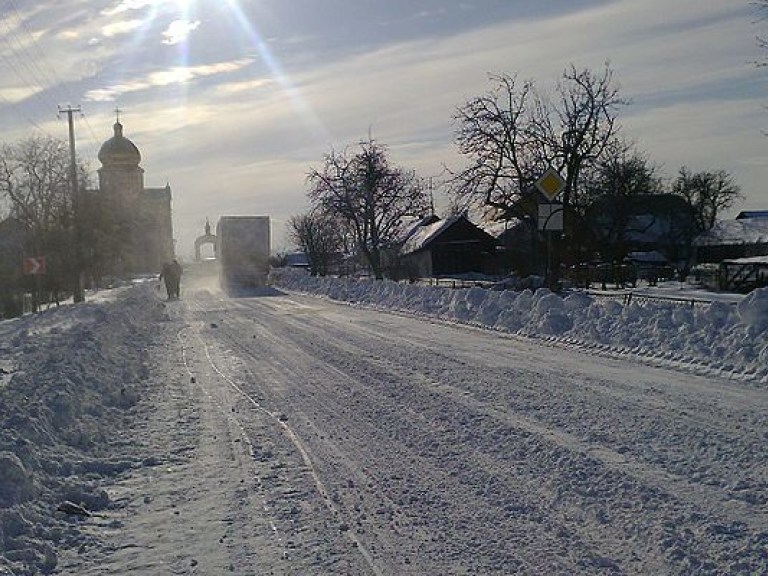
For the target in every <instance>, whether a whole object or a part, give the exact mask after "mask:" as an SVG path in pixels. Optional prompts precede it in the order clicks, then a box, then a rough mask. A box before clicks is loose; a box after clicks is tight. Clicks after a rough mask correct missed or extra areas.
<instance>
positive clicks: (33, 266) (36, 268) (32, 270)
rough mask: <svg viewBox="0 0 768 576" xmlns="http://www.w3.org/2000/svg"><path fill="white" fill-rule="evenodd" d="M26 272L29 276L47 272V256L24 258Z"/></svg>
mask: <svg viewBox="0 0 768 576" xmlns="http://www.w3.org/2000/svg"><path fill="white" fill-rule="evenodd" d="M24 274H26V275H27V276H34V275H37V274H45V256H30V257H29V258H24Z"/></svg>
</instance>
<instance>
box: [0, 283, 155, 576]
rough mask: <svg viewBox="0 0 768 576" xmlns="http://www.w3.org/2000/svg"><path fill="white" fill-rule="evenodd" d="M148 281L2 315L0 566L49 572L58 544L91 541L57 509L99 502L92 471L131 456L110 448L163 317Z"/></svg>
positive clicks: (102, 495) (92, 508) (136, 393)
mask: <svg viewBox="0 0 768 576" xmlns="http://www.w3.org/2000/svg"><path fill="white" fill-rule="evenodd" d="M148 290H149V287H141V286H139V287H138V288H137V289H134V290H128V291H126V292H125V294H122V295H121V297H120V298H119V300H114V301H110V300H107V299H103V298H102V299H98V298H92V299H91V300H90V301H89V302H86V303H85V304H82V305H78V306H64V307H62V308H60V309H54V310H49V311H47V312H44V313H42V314H40V315H37V316H27V317H24V318H18V319H15V320H10V321H6V322H2V323H0V430H1V431H0V574H13V575H16V576H19V575H28V574H40V573H43V574H47V573H51V572H52V571H53V570H55V568H56V565H57V556H56V551H55V549H56V548H57V547H70V548H75V549H84V548H85V547H87V546H89V545H90V541H89V539H88V537H87V536H84V535H83V534H82V533H81V532H80V530H78V522H79V521H80V518H79V517H78V516H77V514H74V515H73V514H66V513H64V512H62V511H60V510H58V508H59V507H60V506H61V505H62V504H64V503H67V502H70V503H72V504H74V505H76V506H75V507H74V508H72V509H71V510H78V508H77V507H82V508H81V510H82V509H85V510H87V511H89V512H91V513H97V512H98V511H99V510H103V509H104V508H105V507H107V506H109V504H110V502H109V497H108V496H107V494H106V492H104V490H102V489H101V488H99V483H100V482H99V480H100V479H103V478H104V477H105V476H110V475H114V474H117V473H119V472H121V471H124V470H126V469H128V468H130V467H131V466H132V465H134V463H133V462H130V461H122V460H116V459H115V458H114V457H113V456H112V455H111V454H112V453H113V450H112V448H111V447H113V446H114V444H116V443H119V441H120V439H119V431H120V427H121V425H122V424H123V423H125V424H126V425H127V423H128V422H129V421H130V418H129V416H130V412H131V410H132V407H133V406H134V405H135V404H136V403H137V401H138V400H139V398H140V397H141V396H142V391H143V388H144V386H145V385H146V380H147V378H148V375H149V364H148V363H149V353H148V347H149V345H150V343H151V339H152V337H153V336H152V335H153V334H154V330H153V326H157V323H158V322H161V321H163V320H164V318H166V315H165V313H164V310H163V304H162V303H160V302H158V301H157V300H155V299H152V300H150V299H148V296H147V294H146V292H147V291H148ZM111 294H112V295H113V296H115V293H114V292H112V293H111ZM147 302H152V304H151V305H147ZM71 510H70V511H71Z"/></svg>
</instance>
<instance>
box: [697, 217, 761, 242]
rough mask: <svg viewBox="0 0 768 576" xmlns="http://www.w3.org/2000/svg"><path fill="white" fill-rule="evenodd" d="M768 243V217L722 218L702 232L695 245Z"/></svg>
mask: <svg viewBox="0 0 768 576" xmlns="http://www.w3.org/2000/svg"><path fill="white" fill-rule="evenodd" d="M740 244H768V218H742V219H740V220H720V221H719V222H717V223H716V224H715V225H714V226H713V227H712V229H711V230H708V231H706V232H703V233H701V234H700V235H699V236H697V237H696V238H695V239H694V241H693V245H694V246H736V245H740Z"/></svg>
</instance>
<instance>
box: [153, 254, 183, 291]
mask: <svg viewBox="0 0 768 576" xmlns="http://www.w3.org/2000/svg"><path fill="white" fill-rule="evenodd" d="M181 273H182V271H181V264H179V263H178V261H177V260H173V261H172V262H166V263H165V264H163V269H162V270H161V271H160V278H158V280H163V281H165V291H166V292H167V293H168V300H178V299H179V294H180V287H181Z"/></svg>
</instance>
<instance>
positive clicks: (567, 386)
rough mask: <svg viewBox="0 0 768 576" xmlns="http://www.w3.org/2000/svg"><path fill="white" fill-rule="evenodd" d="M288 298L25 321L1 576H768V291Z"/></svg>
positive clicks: (137, 291) (8, 430)
mask: <svg viewBox="0 0 768 576" xmlns="http://www.w3.org/2000/svg"><path fill="white" fill-rule="evenodd" d="M277 286H278V287H279V288H280V290H265V291H263V292H262V293H260V294H258V295H255V296H254V297H250V298H236V299H230V298H226V297H224V296H223V295H222V294H220V293H219V292H217V291H215V290H214V289H213V288H211V287H209V286H205V285H203V284H198V285H194V284H193V279H192V278H188V279H187V282H186V285H185V286H184V287H183V293H182V296H183V300H182V301H181V302H173V303H166V302H164V301H162V300H161V299H160V298H159V295H158V294H157V293H156V292H155V291H154V289H153V286H152V285H151V284H150V283H139V284H136V285H135V286H131V287H125V288H120V289H117V290H113V291H108V292H104V293H101V294H99V295H89V298H88V302H86V303H85V304H84V305H78V306H63V307H62V308H60V309H52V310H49V311H47V312H45V313H42V314H40V315H37V316H28V317H25V318H21V319H17V320H12V321H6V322H0V423H1V424H2V432H1V433H0V575H3V576H6V575H11V574H13V575H20V574H25V575H26V574H39V573H55V574H72V575H74V574H78V575H79V574H84V575H89V574H92V575H96V574H142V575H144V574H157V575H160V574H206V575H209V574H243V575H245V574H253V575H256V574H297V575H299V574H301V575H321V574H322V575H325V574H338V575H341V574H377V575H383V574H386V575H389V574H392V575H399V574H414V575H416V574H419V575H421V574H499V575H501V574H532V575H533V574H563V575H565V574H680V575H683V574H712V575H714V574H764V573H768V442H766V441H767V440H768V422H767V421H766V418H765V414H766V413H767V412H768V392H767V391H766V388H767V387H766V382H767V380H766V378H768V371H767V370H766V365H768V362H766V361H767V360H768V347H767V343H766V340H768V338H766V336H767V335H768V291H758V292H755V293H753V294H752V295H750V296H748V297H746V298H744V299H743V300H741V302H740V303H739V304H738V305H735V304H728V303H723V302H718V303H714V304H712V305H708V306H696V307H695V308H691V307H689V306H681V305H676V304H670V305H662V306H656V305H651V304H646V303H643V302H642V301H639V302H635V303H633V304H631V305H629V306H623V305H621V303H619V302H616V301H613V300H609V299H602V298H601V299H591V298H589V297H587V296H585V295H583V294H573V295H571V296H568V297H566V298H565V299H563V298H560V297H559V296H556V295H554V294H550V293H548V292H546V291H538V292H536V293H530V292H523V293H517V294H515V293H506V292H489V291H484V290H480V289H476V288H473V289H468V290H450V289H436V288H427V287H416V286H409V285H398V284H394V283H390V282H368V281H341V280H319V279H312V278H308V277H306V276H304V275H297V274H290V275H283V276H282V278H280V279H278V280H277ZM299 292H306V293H308V294H309V293H312V294H320V295H323V296H326V298H317V297H316V296H309V295H301V294H299ZM328 297H329V298H328ZM350 303H354V304H355V305H349V304H350ZM357 304H361V305H363V306H360V305H357ZM376 308H382V309H390V310H394V311H395V312H396V313H395V314H390V313H382V312H381V311H379V310H377V309H376ZM489 328H490V329H489ZM67 501H69V502H72V503H74V504H77V505H80V506H82V507H83V508H84V509H86V510H87V511H89V513H90V516H81V515H77V514H66V513H65V512H61V511H58V510H57V508H58V507H59V506H60V505H61V504H62V503H64V502H67Z"/></svg>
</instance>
